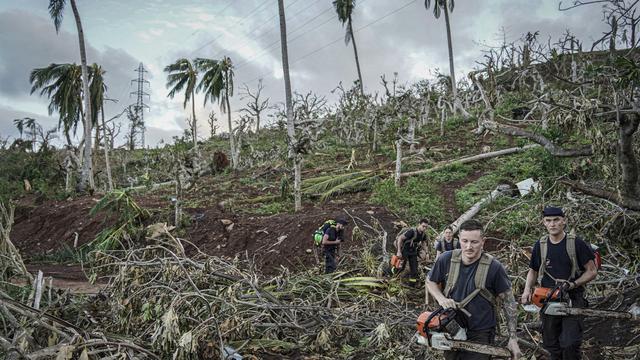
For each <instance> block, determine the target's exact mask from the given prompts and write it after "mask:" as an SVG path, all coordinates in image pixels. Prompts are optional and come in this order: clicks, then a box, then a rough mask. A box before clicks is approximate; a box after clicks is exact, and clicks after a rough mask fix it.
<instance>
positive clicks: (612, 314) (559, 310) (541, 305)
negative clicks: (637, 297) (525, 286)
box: [524, 286, 640, 319]
mask: <svg viewBox="0 0 640 360" xmlns="http://www.w3.org/2000/svg"><path fill="white" fill-rule="evenodd" d="M531 302H532V303H533V305H526V306H524V309H525V311H528V312H538V311H540V312H541V313H542V314H545V315H551V316H568V315H581V316H592V317H607V318H613V319H638V317H639V316H640V311H638V310H639V309H638V308H637V307H634V308H632V309H631V310H630V311H628V312H623V311H612V310H596V309H587V308H574V307H572V306H571V305H572V304H571V299H570V298H569V296H567V294H566V292H565V291H564V290H563V288H562V286H556V287H555V288H543V287H539V288H536V289H535V290H534V291H533V295H532V296H531Z"/></svg>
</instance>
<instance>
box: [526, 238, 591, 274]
mask: <svg viewBox="0 0 640 360" xmlns="http://www.w3.org/2000/svg"><path fill="white" fill-rule="evenodd" d="M547 241H549V235H544V236H542V237H541V238H540V268H539V269H538V284H542V278H543V277H544V269H545V267H546V262H547ZM583 241H585V240H583ZM585 243H587V242H586V241H585ZM565 245H566V247H567V255H569V259H570V260H571V275H570V276H569V279H575V278H576V276H578V275H579V274H578V272H579V269H580V268H579V267H578V255H577V254H576V234H575V233H568V234H567V242H566V243H565ZM587 245H589V247H591V250H592V251H593V253H594V256H595V258H594V260H593V262H594V263H595V264H596V269H598V270H600V268H601V267H602V256H601V255H600V249H599V248H598V247H597V246H595V245H593V244H590V243H587Z"/></svg>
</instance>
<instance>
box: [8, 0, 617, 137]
mask: <svg viewBox="0 0 640 360" xmlns="http://www.w3.org/2000/svg"><path fill="white" fill-rule="evenodd" d="M77 3H78V8H79V12H80V16H81V19H82V23H83V27H84V32H85V41H86V44H87V52H88V54H87V57H88V62H89V63H94V62H95V63H98V64H100V65H102V67H103V68H104V69H105V70H106V71H107V74H106V76H105V77H106V79H105V81H106V83H107V85H108V87H109V88H108V94H107V95H108V97H110V98H113V99H117V100H118V103H115V104H109V105H108V107H107V108H106V110H107V111H106V112H107V113H106V117H107V118H109V117H111V116H114V115H116V114H118V113H120V112H121V111H122V109H123V108H124V107H126V106H127V105H129V104H131V103H134V102H135V97H133V96H131V95H130V93H131V92H132V91H135V90H136V89H135V87H134V84H132V83H131V80H132V79H134V78H136V76H137V73H136V72H135V71H134V70H135V69H136V68H137V67H138V64H139V63H141V62H142V63H143V64H144V66H145V68H146V69H147V70H148V73H147V79H148V80H149V82H150V84H149V87H148V88H146V91H147V92H148V93H149V94H150V97H149V98H147V99H146V100H145V101H146V103H147V104H148V105H149V107H150V110H149V111H148V112H146V113H145V121H146V123H147V128H148V132H147V139H148V143H149V144H151V145H152V146H153V145H155V144H157V143H158V142H159V141H160V139H164V140H165V141H169V140H170V139H171V137H172V136H174V135H179V134H181V133H182V132H183V129H184V128H185V126H186V123H185V119H186V118H187V117H188V116H189V114H190V112H189V111H187V112H185V110H184V109H183V107H182V104H183V99H184V98H183V95H182V94H180V95H179V96H176V98H175V99H173V100H172V99H169V98H167V92H168V91H167V89H166V87H165V83H166V74H164V73H163V71H162V70H163V68H164V67H165V66H166V65H168V64H170V63H172V62H174V61H175V60H176V59H178V58H182V57H186V58H190V59H193V58H197V57H204V58H213V59H219V58H222V57H223V56H225V55H226V56H229V57H230V58H231V59H232V61H233V63H234V65H235V67H236V68H235V84H236V90H235V96H234V98H233V100H232V103H231V107H232V110H234V111H233V112H232V114H233V116H234V117H236V116H238V114H237V112H236V111H237V110H239V109H240V108H241V107H242V106H244V104H245V103H246V100H241V99H240V96H239V95H240V93H241V91H240V90H239V87H240V86H241V85H242V84H247V85H248V86H249V87H251V88H255V87H256V86H257V83H258V80H259V79H263V83H264V86H265V89H264V92H263V93H264V94H265V95H266V96H269V97H270V98H271V103H272V104H274V103H278V102H282V101H283V99H284V85H283V79H282V65H281V63H280V43H279V39H280V34H279V20H278V16H277V11H278V8H277V7H278V6H277V1H276V0H145V1H132V0H102V1H95V0H77ZM565 3H566V1H565ZM47 6H48V1H46V0H25V1H12V0H0V137H2V138H6V137H8V136H12V137H13V136H17V130H16V129H15V128H14V126H13V119H16V118H22V117H25V116H29V117H33V118H36V119H37V120H38V121H39V122H40V123H42V124H43V125H44V126H45V127H46V128H50V127H53V126H55V124H57V119H58V118H57V114H53V115H52V116H49V115H48V114H47V104H48V99H45V98H41V97H39V96H38V95H37V93H36V94H34V95H29V90H30V85H29V81H28V78H29V73H30V71H31V70H32V69H34V68H39V67H45V66H47V65H48V64H50V63H71V62H76V63H79V62H80V60H79V59H80V57H79V50H78V38H77V33H76V27H75V22H74V19H73V13H72V11H71V6H70V5H68V6H67V9H65V14H64V15H65V17H64V19H63V23H62V28H61V31H60V33H59V34H56V32H55V29H54V26H53V21H52V20H51V18H50V17H49V14H48V9H47ZM285 7H286V13H287V15H286V16H287V30H288V39H289V63H290V67H291V77H292V87H293V90H294V91H297V92H300V93H305V92H307V91H314V92H315V93H317V94H319V95H325V96H327V97H328V98H329V99H330V100H332V99H333V98H332V95H331V90H332V89H334V88H335V87H336V85H338V83H339V82H343V83H344V84H351V82H352V81H353V80H355V79H356V78H357V74H356V67H355V63H354V59H353V49H352V47H351V46H350V45H349V46H345V43H344V28H343V27H342V25H341V24H340V23H339V22H338V20H337V17H336V15H335V11H334V10H333V8H332V1H331V0H285ZM601 18H602V14H601V8H600V7H598V6H589V7H582V8H578V9H574V10H572V11H568V12H566V11H565V12H561V11H558V1H557V0H458V1H456V5H455V9H454V12H453V14H452V17H451V21H452V34H453V39H454V55H455V63H456V74H457V76H458V77H460V76H463V75H464V73H465V72H466V71H468V70H470V69H471V68H472V67H473V66H474V63H475V61H477V60H479V59H481V56H482V53H481V52H482V49H483V48H482V45H481V44H499V43H500V42H501V41H502V38H503V36H506V39H507V41H513V40H516V39H518V38H520V37H521V36H522V35H523V34H526V33H527V32H528V31H537V30H539V31H540V35H541V39H546V38H550V39H551V40H552V41H553V40H556V39H558V38H559V37H560V36H561V34H562V33H563V32H565V31H566V30H567V29H570V30H571V31H572V32H574V33H576V34H579V35H580V37H581V39H582V40H583V41H585V43H589V44H590V43H591V40H593V39H596V38H598V37H599V36H600V35H601V34H602V32H603V31H604V30H605V28H604V26H603V24H602V22H601ZM353 22H354V29H355V30H356V33H355V38H356V41H357V45H358V51H359V56H360V63H361V67H362V72H363V82H364V85H365V91H368V92H375V91H379V90H380V85H379V83H380V75H382V74H386V75H387V78H389V77H392V76H393V73H394V72H397V73H398V77H399V80H400V81H401V82H403V83H405V82H409V83H410V82H414V81H417V80H420V79H423V78H429V77H430V76H432V75H433V73H434V71H435V70H437V69H440V70H441V71H444V72H447V71H448V60H447V48H446V33H445V26H444V19H443V18H441V19H439V20H436V19H435V18H434V17H433V14H432V12H431V11H427V10H425V8H424V2H423V1H422V0H359V1H357V2H356V10H355V13H354V16H353ZM187 109H189V107H188V108H187ZM196 111H197V117H198V119H199V122H200V125H199V131H200V134H201V135H203V136H204V134H208V132H209V128H208V125H207V124H206V121H205V119H206V117H207V115H208V114H209V113H210V112H211V111H215V112H216V115H217V117H218V118H221V117H222V116H221V114H220V110H219V108H218V106H217V104H216V105H212V104H210V103H209V104H207V106H206V107H205V106H203V98H202V97H201V96H197V97H196ZM225 123H226V122H224V121H220V128H221V129H223V130H224V129H226V125H225ZM79 134H81V130H79V131H78V135H79Z"/></svg>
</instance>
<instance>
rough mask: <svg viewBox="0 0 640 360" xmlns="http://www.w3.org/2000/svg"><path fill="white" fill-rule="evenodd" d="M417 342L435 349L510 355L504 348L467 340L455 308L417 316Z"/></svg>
mask: <svg viewBox="0 0 640 360" xmlns="http://www.w3.org/2000/svg"><path fill="white" fill-rule="evenodd" d="M417 329H418V334H417V335H416V336H417V338H418V340H417V342H418V344H421V345H425V346H428V347H430V348H433V349H436V350H444V351H471V352H475V353H479V354H485V355H493V356H498V357H511V352H510V351H509V350H508V349H506V348H501V347H498V346H493V345H487V344H480V343H476V342H472V341H467V331H466V330H465V328H463V327H462V326H460V324H459V323H458V321H457V320H456V310H455V309H443V308H440V309H438V310H436V311H433V312H429V311H427V312H423V313H422V314H420V316H419V317H418V324H417Z"/></svg>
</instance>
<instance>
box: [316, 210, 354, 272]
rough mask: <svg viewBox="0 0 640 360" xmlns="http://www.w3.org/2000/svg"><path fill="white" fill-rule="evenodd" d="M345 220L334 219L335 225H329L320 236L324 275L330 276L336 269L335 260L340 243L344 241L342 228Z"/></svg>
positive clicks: (345, 223) (345, 224)
mask: <svg viewBox="0 0 640 360" xmlns="http://www.w3.org/2000/svg"><path fill="white" fill-rule="evenodd" d="M347 224H348V222H347V220H345V219H343V218H339V219H336V224H335V225H330V226H329V227H328V228H327V229H326V230H325V231H324V235H323V236H322V247H323V251H324V273H325V274H330V273H332V272H334V271H336V268H337V267H338V264H337V260H338V254H339V251H340V243H341V242H342V241H343V240H344V227H345V226H347Z"/></svg>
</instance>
